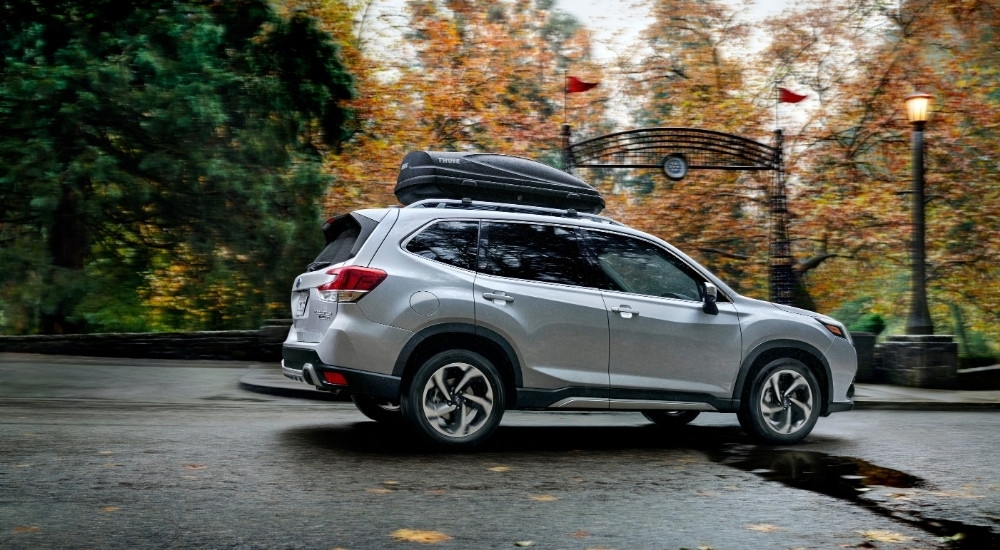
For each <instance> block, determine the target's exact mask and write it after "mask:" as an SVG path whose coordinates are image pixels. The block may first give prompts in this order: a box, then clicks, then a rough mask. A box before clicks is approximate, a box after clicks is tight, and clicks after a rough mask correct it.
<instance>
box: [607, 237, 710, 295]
mask: <svg viewBox="0 0 1000 550" xmlns="http://www.w3.org/2000/svg"><path fill="white" fill-rule="evenodd" d="M587 243H588V245H590V246H591V248H592V249H593V250H594V255H595V256H596V258H597V262H598V263H599V265H600V268H601V273H602V275H603V276H604V277H605V279H606V280H605V281H604V282H603V284H602V285H601V286H602V287H604V288H606V289H608V290H618V291H621V292H629V293H633V294H644V295H647V296H660V297H664V298H675V299H679V300H692V301H698V300H701V284H700V283H699V280H700V279H699V278H698V277H697V275H695V274H694V273H692V270H691V268H690V267H688V266H687V265H686V264H685V263H684V262H682V261H681V260H680V259H678V258H677V257H676V256H674V255H673V254H670V253H669V252H668V251H666V250H664V249H662V248H660V247H658V246H656V245H655V244H653V243H650V242H648V241H645V240H642V239H637V238H634V237H629V236H626V235H615V234H612V233H604V232H597V231H592V232H589V233H588V235H587Z"/></svg>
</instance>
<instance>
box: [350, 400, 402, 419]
mask: <svg viewBox="0 0 1000 550" xmlns="http://www.w3.org/2000/svg"><path fill="white" fill-rule="evenodd" d="M351 401H354V406H355V407H357V408H358V410H359V411H361V414H363V415H365V416H367V417H368V418H370V419H372V420H374V421H376V422H399V421H400V420H401V419H402V418H403V415H402V413H400V409H399V405H397V404H395V403H392V402H390V401H387V400H385V399H377V398H375V397H372V396H370V395H352V396H351Z"/></svg>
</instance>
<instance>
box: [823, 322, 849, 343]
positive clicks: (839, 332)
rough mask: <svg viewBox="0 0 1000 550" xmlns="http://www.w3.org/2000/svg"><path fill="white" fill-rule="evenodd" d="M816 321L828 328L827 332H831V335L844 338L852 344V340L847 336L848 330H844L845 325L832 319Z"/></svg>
mask: <svg viewBox="0 0 1000 550" xmlns="http://www.w3.org/2000/svg"><path fill="white" fill-rule="evenodd" d="M816 320H817V321H819V324H821V325H823V326H824V327H826V330H828V331H830V334H832V335H834V336H837V337H838V338H843V339H844V340H847V341H848V342H850V340H851V338H850V336H849V335H848V334H847V329H846V328H844V325H842V324H840V323H838V322H836V321H833V320H831V319H816Z"/></svg>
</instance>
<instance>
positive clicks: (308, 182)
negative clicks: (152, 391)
mask: <svg viewBox="0 0 1000 550" xmlns="http://www.w3.org/2000/svg"><path fill="white" fill-rule="evenodd" d="M0 10H2V12H0V21H2V23H0V127H3V128H4V135H3V137H2V138H0V166H2V168H0V264H2V265H3V266H4V271H5V273H4V276H3V279H2V283H0V305H2V307H3V311H4V313H3V315H2V316H0V330H4V331H7V332H19V333H29V332H43V333H54V332H78V331H85V330H107V329H112V330H129V329H175V328H176V329H181V328H223V327H242V326H253V323H257V322H259V320H260V319H261V317H263V316H266V315H268V314H270V313H272V312H273V310H275V309H278V308H280V309H283V308H284V305H282V304H283V303H284V302H285V295H286V293H287V292H286V288H287V284H288V280H289V279H290V278H291V277H292V276H293V275H294V273H295V272H297V271H298V270H300V269H301V265H302V263H303V262H304V261H305V259H306V258H307V257H308V256H309V255H311V254H312V253H314V252H315V248H316V246H318V243H316V242H315V241H316V237H317V236H318V231H316V225H317V223H318V221H319V215H318V212H317V210H316V206H315V204H316V200H315V199H316V197H318V196H320V195H321V193H322V192H323V190H324V188H325V186H326V184H327V178H325V177H323V176H322V175H321V173H320V170H319V167H320V157H321V153H322V151H324V150H325V149H326V148H328V147H330V146H336V145H337V144H338V143H339V141H340V140H341V139H342V137H343V135H342V128H343V127H344V124H345V121H346V120H347V118H348V116H349V113H348V112H347V111H346V110H345V109H344V108H343V107H342V102H344V101H346V100H348V99H350V97H351V96H352V90H351V79H350V76H349V75H348V74H347V73H346V71H345V70H344V69H343V67H342V66H341V65H340V62H339V61H338V57H337V48H336V46H335V44H334V42H333V41H332V40H331V38H330V37H329V36H328V35H327V34H326V33H324V32H322V31H321V30H319V29H318V28H317V26H316V25H315V24H314V21H313V20H312V19H311V18H309V17H307V16H305V15H302V14H299V13H293V14H291V15H289V16H287V17H279V16H277V15H276V14H275V13H274V12H273V11H272V9H271V8H270V7H269V4H268V3H267V2H266V1H265V0H244V1H240V2H210V1H198V0H190V1H166V0H164V1H153V2H144V3H132V2H122V1H117V0H90V1H84V2H78V1H73V2H70V1H63V2H55V3H51V2H50V3H45V4H44V5H43V4H42V3H40V2H34V1H31V0H10V1H5V2H4V3H3V4H0Z"/></svg>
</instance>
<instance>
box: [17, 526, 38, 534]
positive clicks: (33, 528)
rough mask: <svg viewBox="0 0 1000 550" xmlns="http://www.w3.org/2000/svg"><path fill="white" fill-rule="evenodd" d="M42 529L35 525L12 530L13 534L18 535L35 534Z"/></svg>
mask: <svg viewBox="0 0 1000 550" xmlns="http://www.w3.org/2000/svg"><path fill="white" fill-rule="evenodd" d="M41 530H42V528H41V527H38V526H35V525H21V526H18V527H15V528H14V532H15V533H18V534H23V533H37V532H39V531H41Z"/></svg>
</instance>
